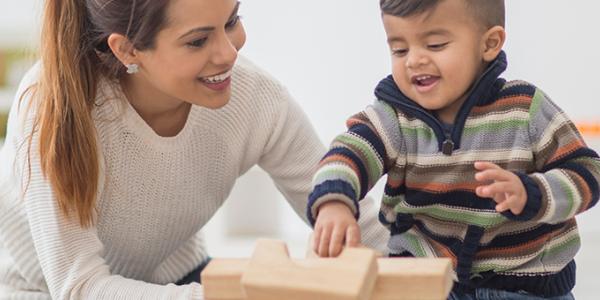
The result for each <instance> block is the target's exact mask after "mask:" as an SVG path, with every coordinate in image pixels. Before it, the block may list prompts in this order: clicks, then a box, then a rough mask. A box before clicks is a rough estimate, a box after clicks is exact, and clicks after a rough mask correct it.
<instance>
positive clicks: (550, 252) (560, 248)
mask: <svg viewBox="0 0 600 300" xmlns="http://www.w3.org/2000/svg"><path fill="white" fill-rule="evenodd" d="M580 244H581V238H580V237H579V235H577V234H576V235H573V236H572V237H571V238H570V239H569V240H567V241H566V242H564V243H560V244H558V245H556V246H554V247H551V248H548V247H547V248H546V249H544V256H556V255H559V254H560V253H562V252H566V250H567V249H568V248H573V247H577V246H578V245H580Z"/></svg>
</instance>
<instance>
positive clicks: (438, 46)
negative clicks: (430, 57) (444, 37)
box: [427, 42, 449, 50]
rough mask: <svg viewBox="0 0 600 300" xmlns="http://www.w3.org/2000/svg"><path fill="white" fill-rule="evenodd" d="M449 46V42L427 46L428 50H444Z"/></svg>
mask: <svg viewBox="0 0 600 300" xmlns="http://www.w3.org/2000/svg"><path fill="white" fill-rule="evenodd" d="M448 44H449V42H446V43H439V44H430V45H427V48H429V49H431V50H442V49H444V48H445V47H446V46H447V45H448Z"/></svg>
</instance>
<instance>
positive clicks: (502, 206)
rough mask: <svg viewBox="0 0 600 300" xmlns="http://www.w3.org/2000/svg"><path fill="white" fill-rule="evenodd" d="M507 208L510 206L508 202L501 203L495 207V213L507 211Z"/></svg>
mask: <svg viewBox="0 0 600 300" xmlns="http://www.w3.org/2000/svg"><path fill="white" fill-rule="evenodd" d="M509 206H510V202H508V201H504V202H501V203H499V204H498V205H496V211H497V212H504V211H507V210H508V209H509Z"/></svg>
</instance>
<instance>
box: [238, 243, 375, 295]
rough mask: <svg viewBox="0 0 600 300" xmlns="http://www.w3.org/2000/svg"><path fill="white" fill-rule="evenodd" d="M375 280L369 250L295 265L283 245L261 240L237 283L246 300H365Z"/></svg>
mask: <svg viewBox="0 0 600 300" xmlns="http://www.w3.org/2000/svg"><path fill="white" fill-rule="evenodd" d="M376 278H377V261H376V256H375V252H374V251H373V250H370V249H364V248H346V249H344V251H343V252H342V254H341V255H340V256H339V257H337V258H315V259H309V260H304V261H302V262H296V261H292V260H291V259H290V257H289V254H288V250H287V247H286V245H285V243H283V242H281V241H277V240H266V239H261V240H259V241H258V242H257V246H256V248H255V251H254V254H253V256H252V259H251V260H250V261H249V262H248V265H247V266H246V269H245V272H244V273H243V275H242V280H241V283H242V286H243V289H244V291H245V294H246V299H248V300H281V299H285V300H300V299H302V300H304V299H328V300H359V299H360V300H367V299H369V298H370V296H371V293H372V292H373V288H374V285H375V280H376Z"/></svg>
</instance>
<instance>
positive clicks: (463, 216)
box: [394, 202, 507, 228]
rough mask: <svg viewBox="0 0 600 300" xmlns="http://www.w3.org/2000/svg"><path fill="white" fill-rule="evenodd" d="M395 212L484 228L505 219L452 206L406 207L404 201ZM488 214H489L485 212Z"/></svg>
mask: <svg viewBox="0 0 600 300" xmlns="http://www.w3.org/2000/svg"><path fill="white" fill-rule="evenodd" d="M394 211H395V212H397V213H405V214H417V213H419V214H423V215H428V216H432V217H434V218H438V219H441V220H445V221H452V222H461V223H464V224H470V225H477V226H481V227H484V228H489V227H494V226H497V225H500V224H503V223H505V222H506V221H507V219H506V217H504V216H502V215H501V214H492V215H490V216H489V217H487V216H485V215H483V214H481V211H466V210H460V211H458V210H456V209H452V208H447V207H446V208H443V207H438V206H427V207H407V206H405V202H402V203H400V204H399V205H397V206H395V207H394ZM486 215H489V214H486Z"/></svg>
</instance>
